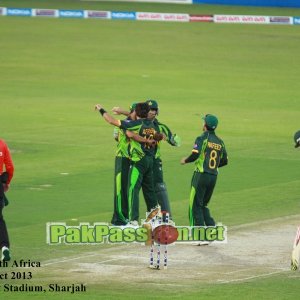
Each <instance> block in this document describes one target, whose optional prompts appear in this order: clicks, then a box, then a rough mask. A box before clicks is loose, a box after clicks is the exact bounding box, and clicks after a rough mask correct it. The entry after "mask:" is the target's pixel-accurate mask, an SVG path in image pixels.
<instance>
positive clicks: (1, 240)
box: [0, 139, 14, 261]
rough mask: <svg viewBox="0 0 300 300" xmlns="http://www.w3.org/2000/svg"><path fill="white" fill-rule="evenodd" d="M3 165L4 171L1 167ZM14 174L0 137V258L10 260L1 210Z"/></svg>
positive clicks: (7, 239) (7, 151) (6, 202)
mask: <svg viewBox="0 0 300 300" xmlns="http://www.w3.org/2000/svg"><path fill="white" fill-rule="evenodd" d="M4 166H5V172H3V167H4ZM13 175H14V164H13V161H12V159H11V155H10V152H9V149H8V147H7V145H6V143H5V142H4V141H3V140H1V139H0V249H1V253H2V257H1V260H3V261H9V260H10V251H9V238H8V232H7V227H6V223H5V221H4V218H3V214H2V210H3V208H4V206H6V205H7V204H8V200H7V198H6V197H5V194H4V193H5V192H7V191H8V189H9V184H10V181H11V179H12V177H13Z"/></svg>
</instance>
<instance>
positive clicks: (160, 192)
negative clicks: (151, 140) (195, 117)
mask: <svg viewBox="0 0 300 300" xmlns="http://www.w3.org/2000/svg"><path fill="white" fill-rule="evenodd" d="M146 103H147V104H148V105H149V108H150V111H149V114H148V118H149V119H150V120H153V123H154V125H155V126H156V129H157V131H159V132H161V133H163V134H164V136H165V140H166V142H168V143H169V144H170V145H171V146H177V147H178V146H180V138H179V136H178V135H176V134H173V133H172V132H171V130H170V129H169V127H168V126H166V125H165V124H162V123H160V122H159V121H158V120H157V116H158V112H159V108H158V103H157V102H156V101H155V100H148V101H146ZM160 144H161V142H158V143H157V148H156V153H155V159H154V165H153V173H154V174H153V176H154V188H155V193H156V197H157V200H158V203H159V204H160V206H161V209H162V210H163V211H167V212H169V215H170V219H172V214H171V206H170V202H169V197H168V191H167V187H166V184H165V182H164V179H163V169H162V160H161V152H160Z"/></svg>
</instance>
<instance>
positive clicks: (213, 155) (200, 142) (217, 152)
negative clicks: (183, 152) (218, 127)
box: [192, 131, 227, 175]
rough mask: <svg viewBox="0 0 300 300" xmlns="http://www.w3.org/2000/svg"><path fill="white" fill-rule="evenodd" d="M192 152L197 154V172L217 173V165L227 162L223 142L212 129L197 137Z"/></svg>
mask: <svg viewBox="0 0 300 300" xmlns="http://www.w3.org/2000/svg"><path fill="white" fill-rule="evenodd" d="M192 152H193V153H196V154H198V158H197V160H196V161H195V165H196V167H195V171H197V172H200V173H209V174H213V175H217V174H218V167H219V166H220V167H221V166H222V165H224V164H227V152H226V149H225V144H224V142H223V141H222V140H221V139H220V138H219V137H217V136H216V134H215V132H214V131H205V132H204V133H203V134H202V135H201V136H199V137H197V138H196V141H195V144H194V147H193V150H192Z"/></svg>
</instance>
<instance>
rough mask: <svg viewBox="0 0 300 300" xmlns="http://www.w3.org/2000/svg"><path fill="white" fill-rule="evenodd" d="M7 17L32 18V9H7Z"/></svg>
mask: <svg viewBox="0 0 300 300" xmlns="http://www.w3.org/2000/svg"><path fill="white" fill-rule="evenodd" d="M6 15H7V16H19V17H20V16H21V17H31V16H32V9H31V8H10V7H8V8H7V12H6Z"/></svg>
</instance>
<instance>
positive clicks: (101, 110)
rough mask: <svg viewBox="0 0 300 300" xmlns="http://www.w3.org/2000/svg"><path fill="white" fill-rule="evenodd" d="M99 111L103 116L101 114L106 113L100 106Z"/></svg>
mask: <svg viewBox="0 0 300 300" xmlns="http://www.w3.org/2000/svg"><path fill="white" fill-rule="evenodd" d="M99 112H100V114H101V115H102V116H103V114H105V113H106V110H105V109H103V108H100V110H99Z"/></svg>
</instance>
